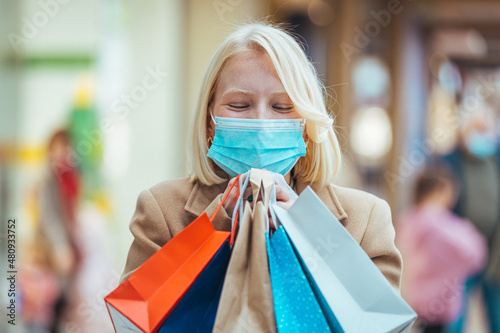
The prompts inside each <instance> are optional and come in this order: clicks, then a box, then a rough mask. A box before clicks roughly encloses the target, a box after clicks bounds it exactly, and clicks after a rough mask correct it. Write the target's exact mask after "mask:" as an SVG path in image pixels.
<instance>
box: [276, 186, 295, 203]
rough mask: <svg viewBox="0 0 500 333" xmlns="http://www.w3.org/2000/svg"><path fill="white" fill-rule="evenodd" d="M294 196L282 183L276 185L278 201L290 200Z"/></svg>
mask: <svg viewBox="0 0 500 333" xmlns="http://www.w3.org/2000/svg"><path fill="white" fill-rule="evenodd" d="M291 198H292V196H291V194H290V193H289V192H288V190H286V189H284V188H283V187H282V186H280V185H276V200H277V201H288V200H290V199H291Z"/></svg>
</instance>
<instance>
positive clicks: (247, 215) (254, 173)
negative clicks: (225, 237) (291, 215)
mask: <svg viewBox="0 0 500 333" xmlns="http://www.w3.org/2000/svg"><path fill="white" fill-rule="evenodd" d="M261 174H262V172H261V170H256V169H252V170H251V171H250V176H249V178H250V182H251V183H252V189H253V192H254V197H253V200H254V201H253V202H254V209H252V207H251V205H250V203H249V202H246V201H245V203H244V208H243V209H242V211H243V215H242V219H241V221H240V223H239V231H238V234H237V237H236V240H235V242H234V246H233V250H232V254H231V258H230V261H229V266H228V268H227V273H226V278H225V280H224V286H223V288H222V295H221V298H220V302H219V308H218V310H217V316H216V319H215V325H214V330H213V332H217V333H219V332H224V333H225V332H276V321H275V318H274V309H273V299H272V290H271V281H270V276H269V266H268V261H267V253H266V239H265V232H266V226H267V224H268V216H267V208H266V202H265V200H266V199H265V198H264V200H263V201H258V195H259V188H260V184H261V180H260V177H261ZM247 178H248V177H247ZM241 193H244V190H241ZM267 204H268V203H267ZM236 205H237V207H239V208H240V209H241V206H243V202H242V197H240V198H239V199H238V202H237V204H236ZM240 216H241V214H240Z"/></svg>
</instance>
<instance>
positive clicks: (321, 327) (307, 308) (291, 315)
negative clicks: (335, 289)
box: [267, 226, 331, 333]
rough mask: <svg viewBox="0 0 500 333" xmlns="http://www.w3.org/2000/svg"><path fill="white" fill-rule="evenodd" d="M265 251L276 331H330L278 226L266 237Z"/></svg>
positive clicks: (283, 332) (284, 234) (282, 332)
mask: <svg viewBox="0 0 500 333" xmlns="http://www.w3.org/2000/svg"><path fill="white" fill-rule="evenodd" d="M267 251H268V257H269V270H270V274H271V286H272V291H273V301H274V312H275V316H276V324H277V326H278V332H279V333H285V332H286V333H288V332H297V333H300V332H325V333H326V332H331V330H330V327H329V326H328V323H327V321H326V319H325V315H324V313H323V311H322V310H321V307H320V305H319V303H318V301H317V299H316V297H315V295H314V292H313V290H312V288H311V286H310V284H309V282H308V280H307V277H306V275H305V273H304V271H303V270H302V267H301V265H300V262H299V260H298V259H297V257H296V255H295V253H294V250H293V248H292V245H291V243H290V240H289V239H288V236H287V234H286V232H285V230H284V229H283V227H282V226H279V227H278V230H277V231H275V232H274V234H273V235H272V236H271V237H268V239H267Z"/></svg>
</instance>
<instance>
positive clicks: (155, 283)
mask: <svg viewBox="0 0 500 333" xmlns="http://www.w3.org/2000/svg"><path fill="white" fill-rule="evenodd" d="M237 183H239V182H238V181H236V182H235V183H234V184H237ZM234 184H233V186H234ZM228 194H229V191H228ZM226 198H227V195H226V197H225V198H224V199H223V200H222V202H221V204H220V205H219V207H218V209H217V211H216V212H215V213H214V214H213V216H212V218H211V219H210V218H209V217H208V215H207V213H206V212H204V213H203V214H202V215H200V216H199V217H198V218H197V219H196V220H194V221H193V222H191V223H190V224H189V225H188V226H187V227H186V228H184V229H183V230H182V231H181V232H180V233H178V234H177V235H175V236H174V237H173V238H172V239H171V240H170V241H169V242H167V243H166V244H165V245H164V246H163V247H161V248H160V249H159V250H158V251H157V252H156V253H155V254H154V255H152V256H151V257H150V258H149V259H148V260H147V261H146V262H144V264H142V265H141V266H140V267H139V268H138V269H137V270H136V271H135V272H134V273H133V274H132V275H131V276H130V277H129V278H128V279H127V280H126V281H124V282H123V283H122V284H121V285H119V286H118V287H117V288H116V289H115V290H114V291H112V292H111V293H110V294H109V295H107V296H106V297H105V298H104V300H105V302H106V305H107V308H108V312H109V314H110V316H111V319H112V321H113V325H114V328H115V331H116V332H118V333H121V332H161V333H164V332H211V330H212V327H213V324H214V321H215V314H216V312H217V305H218V301H219V298H220V293H221V290H222V285H223V280H224V276H225V273H226V269H227V265H228V263H229V257H230V253H231V251H230V247H229V237H230V234H231V233H230V232H226V231H216V230H215V229H214V227H213V225H212V220H213V219H214V217H215V215H217V212H218V211H219V209H220V208H221V206H222V204H223V203H224V200H225V199H226Z"/></svg>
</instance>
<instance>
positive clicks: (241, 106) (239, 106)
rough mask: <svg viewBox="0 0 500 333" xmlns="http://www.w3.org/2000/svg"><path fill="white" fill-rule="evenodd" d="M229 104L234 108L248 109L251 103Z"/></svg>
mask: <svg viewBox="0 0 500 333" xmlns="http://www.w3.org/2000/svg"><path fill="white" fill-rule="evenodd" d="M227 106H229V107H230V108H233V109H240V110H242V109H246V108H248V107H249V105H244V104H228V105H227Z"/></svg>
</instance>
